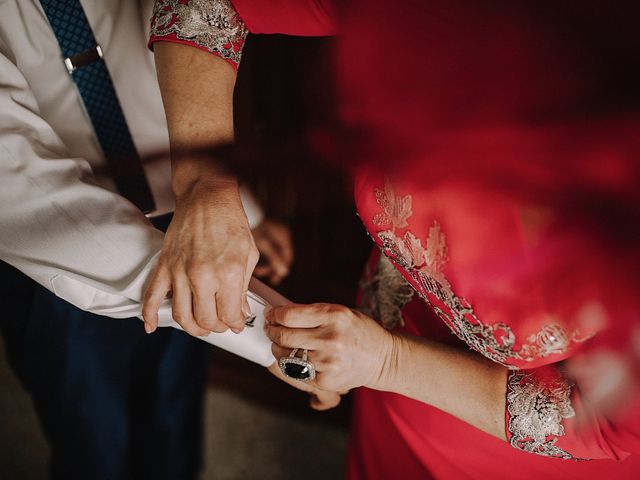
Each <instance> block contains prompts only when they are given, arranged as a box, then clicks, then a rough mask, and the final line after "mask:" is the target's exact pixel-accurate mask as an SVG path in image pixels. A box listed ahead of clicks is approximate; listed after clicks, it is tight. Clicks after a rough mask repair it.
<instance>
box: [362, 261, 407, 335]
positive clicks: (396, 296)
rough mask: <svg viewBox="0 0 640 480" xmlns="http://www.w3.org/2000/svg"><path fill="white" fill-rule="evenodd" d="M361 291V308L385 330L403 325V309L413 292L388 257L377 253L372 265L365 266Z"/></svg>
mask: <svg viewBox="0 0 640 480" xmlns="http://www.w3.org/2000/svg"><path fill="white" fill-rule="evenodd" d="M360 290H361V292H362V300H361V302H360V303H361V305H360V307H359V310H360V311H362V312H363V313H364V314H366V315H368V316H370V317H371V318H373V319H375V320H378V321H379V322H380V323H381V324H382V326H383V327H384V328H386V329H387V330H393V329H394V328H395V327H396V326H398V325H404V320H403V318H402V309H403V308H404V306H405V305H406V304H407V303H409V302H410V301H411V299H412V298H413V296H414V294H415V291H414V290H413V288H412V287H411V285H409V282H407V281H406V280H405V278H404V277H403V276H402V274H401V273H400V272H399V271H398V269H397V268H396V267H394V266H393V264H392V263H391V261H390V260H389V259H388V258H387V257H385V256H384V255H380V258H379V259H378V262H377V264H376V266H375V268H371V267H367V271H366V272H365V274H364V276H363V279H362V281H361V282H360Z"/></svg>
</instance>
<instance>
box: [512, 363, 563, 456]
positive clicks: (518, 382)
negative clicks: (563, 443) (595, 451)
mask: <svg viewBox="0 0 640 480" xmlns="http://www.w3.org/2000/svg"><path fill="white" fill-rule="evenodd" d="M571 387H572V385H571V384H570V383H569V382H568V381H567V380H565V379H564V378H562V377H559V376H558V377H554V378H553V379H552V380H549V381H541V380H539V379H537V378H536V376H535V375H534V374H533V373H525V372H522V371H518V372H510V374H509V378H508V381H507V410H508V412H509V425H508V426H507V428H508V430H509V432H510V433H511V435H512V436H511V439H510V443H511V446H512V447H514V448H517V449H518V450H522V451H524V452H528V453H534V454H536V455H543V456H546V457H556V458H563V459H573V458H574V457H573V456H572V455H571V454H570V453H568V452H566V451H564V450H563V449H562V448H560V447H558V446H557V445H556V442H557V441H558V437H561V436H563V435H564V427H563V426H562V420H563V419H565V418H571V417H573V416H575V411H574V410H573V407H572V406H571V399H570V397H571Z"/></svg>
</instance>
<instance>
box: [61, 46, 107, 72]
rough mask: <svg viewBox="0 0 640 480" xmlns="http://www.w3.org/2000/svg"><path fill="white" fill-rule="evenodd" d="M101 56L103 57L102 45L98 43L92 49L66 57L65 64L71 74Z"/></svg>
mask: <svg viewBox="0 0 640 480" xmlns="http://www.w3.org/2000/svg"><path fill="white" fill-rule="evenodd" d="M101 58H103V52H102V47H101V46H100V45H96V46H95V47H94V48H92V49H91V50H87V51H86V52H82V53H78V54H77V55H73V56H72V57H67V58H65V59H64V64H65V66H66V67H67V71H68V72H69V74H72V73H73V72H75V71H76V70H78V69H79V68H82V67H86V66H87V65H90V64H92V63H93V62H97V61H98V60H100V59H101Z"/></svg>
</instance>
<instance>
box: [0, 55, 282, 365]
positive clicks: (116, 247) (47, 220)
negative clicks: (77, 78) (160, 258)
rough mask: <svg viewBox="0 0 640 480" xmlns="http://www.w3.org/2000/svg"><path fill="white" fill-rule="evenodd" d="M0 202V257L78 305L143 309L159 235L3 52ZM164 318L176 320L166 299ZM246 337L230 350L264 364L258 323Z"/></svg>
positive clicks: (128, 313)
mask: <svg viewBox="0 0 640 480" xmlns="http://www.w3.org/2000/svg"><path fill="white" fill-rule="evenodd" d="M0 46H1V45H0ZM0 205H1V206H2V208H0V259H2V260H4V261H5V262H7V263H9V264H11V265H13V266H14V267H16V268H18V269H19V270H21V271H22V272H24V273H25V274H26V275H28V276H29V277H31V278H33V279H34V280H35V281H37V282H38V283H40V284H41V285H43V286H44V287H45V288H47V289H49V290H51V291H53V292H54V293H55V294H56V295H58V296H59V297H61V298H63V299H65V300H67V301H68V302H70V303H72V304H74V305H75V306H77V307H79V308H81V309H83V310H86V311H90V312H92V313H96V314H99V315H106V316H110V317H115V318H126V317H133V316H140V314H141V310H142V308H141V298H142V292H143V289H144V286H145V282H146V280H147V278H148V276H149V273H150V272H151V271H152V270H153V267H154V266H155V261H156V258H157V255H158V252H159V251H160V249H161V247H162V241H163V234H162V233H161V232H160V231H158V230H156V229H155V228H154V227H153V226H152V225H151V224H150V223H149V221H148V220H147V219H146V218H145V217H144V215H142V213H140V211H139V210H137V209H136V207H135V206H134V205H132V204H131V203H129V202H128V201H127V200H126V199H124V198H123V197H121V196H119V195H117V194H115V193H113V192H111V191H109V190H106V189H104V188H101V187H98V186H97V185H96V184H95V183H94V182H93V177H92V173H91V169H90V167H89V164H88V163H87V162H86V161H85V160H83V159H81V158H71V157H70V155H69V153H68V151H67V149H66V147H65V145H64V144H63V142H62V141H61V140H60V138H59V137H58V135H56V133H55V132H54V131H53V129H52V128H51V127H50V125H49V124H47V122H45V121H44V120H43V119H42V118H41V116H40V114H39V109H38V105H37V102H36V100H35V98H34V96H33V94H32V92H31V91H30V88H29V85H28V83H27V81H26V80H25V78H24V77H23V75H22V74H21V73H20V71H19V69H18V68H17V67H16V65H15V64H14V63H13V62H12V61H11V60H10V59H9V58H7V57H6V56H4V55H1V54H0ZM160 317H161V319H162V324H163V325H172V324H174V322H173V320H172V317H171V309H170V304H169V303H168V302H165V304H164V305H163V306H162V309H161V312H160ZM141 328H142V326H141ZM257 330H258V329H252V331H254V332H256V331H257ZM224 335H226V334H223V336H224ZM230 335H233V334H232V333H230ZM243 335H244V334H241V335H238V336H237V337H238V341H235V343H234V348H236V349H237V350H236V351H234V353H237V354H239V355H241V356H244V357H245V358H249V359H250V360H253V361H255V362H257V363H260V364H262V365H270V364H271V363H272V362H273V357H272V355H271V348H270V342H269V340H268V338H267V337H266V336H265V335H264V333H262V329H260V334H256V333H252V334H251V335H247V336H245V337H243ZM211 337H213V338H211ZM244 338H246V339H247V342H246V343H244V342H243V341H240V339H243V340H244ZM215 339H216V336H213V335H210V336H209V337H207V339H206V340H207V341H208V342H210V343H214V344H215V343H216V341H215Z"/></svg>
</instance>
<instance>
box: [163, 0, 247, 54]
mask: <svg viewBox="0 0 640 480" xmlns="http://www.w3.org/2000/svg"><path fill="white" fill-rule="evenodd" d="M247 34H248V30H247V28H246V27H245V25H244V22H243V21H242V19H241V18H240V16H239V15H238V13H237V12H236V10H235V8H233V5H232V4H231V2H230V1H229V0H186V1H185V0H156V3H155V6H154V11H153V18H152V19H151V36H152V37H165V36H168V35H175V37H176V38H177V39H179V40H187V41H190V42H193V43H195V44H196V45H198V46H200V47H203V48H205V49H207V50H209V51H210V52H212V53H216V54H218V55H220V56H221V57H222V58H224V59H225V60H229V61H231V62H233V63H234V64H236V65H238V64H239V63H240V58H241V56H242V46H243V45H244V41H245V39H246V37H247Z"/></svg>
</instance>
